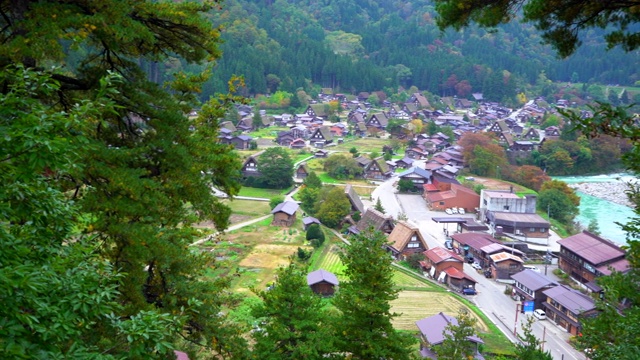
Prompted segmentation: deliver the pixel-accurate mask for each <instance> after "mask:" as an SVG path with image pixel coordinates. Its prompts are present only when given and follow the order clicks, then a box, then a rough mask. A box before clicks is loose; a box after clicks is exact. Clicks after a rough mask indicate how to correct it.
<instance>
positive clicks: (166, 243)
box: [0, 0, 246, 358]
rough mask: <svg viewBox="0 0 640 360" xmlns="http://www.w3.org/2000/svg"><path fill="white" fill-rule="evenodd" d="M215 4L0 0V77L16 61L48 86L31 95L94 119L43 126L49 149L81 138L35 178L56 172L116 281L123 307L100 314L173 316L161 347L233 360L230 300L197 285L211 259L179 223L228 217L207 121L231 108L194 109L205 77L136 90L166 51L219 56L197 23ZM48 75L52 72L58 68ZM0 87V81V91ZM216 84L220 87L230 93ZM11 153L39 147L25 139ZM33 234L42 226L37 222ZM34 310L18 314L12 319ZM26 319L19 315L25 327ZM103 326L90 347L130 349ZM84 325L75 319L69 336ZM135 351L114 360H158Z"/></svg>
mask: <svg viewBox="0 0 640 360" xmlns="http://www.w3.org/2000/svg"><path fill="white" fill-rule="evenodd" d="M218 7H219V5H218V4H217V3H216V2H215V1H211V2H205V3H200V2H195V1H184V2H169V1H138V0H136V1H134V0H122V1H116V0H105V1H99V2H87V1H80V0H70V1H64V2H60V1H37V2H36V1H7V0H2V1H0V9H1V10H0V11H1V12H2V16H1V17H0V29H2V30H0V41H1V42H2V47H0V69H2V71H7V69H10V68H11V67H16V66H17V65H21V66H24V67H25V68H27V69H35V70H38V71H40V72H41V73H39V74H40V75H39V76H42V77H43V78H45V77H46V76H50V77H51V78H53V79H54V80H55V81H56V83H57V84H59V85H57V87H55V88H51V89H52V92H51V94H49V95H48V96H42V97H39V98H38V100H39V101H40V102H41V103H42V104H45V105H46V106H49V107H50V108H51V109H52V110H55V111H59V112H64V113H71V112H73V111H74V109H75V108H76V107H77V106H78V105H77V104H84V105H85V106H92V107H93V108H94V110H95V111H94V112H93V113H91V115H90V116H85V117H83V118H82V119H81V121H82V122H83V127H81V128H80V129H73V131H72V129H66V130H67V131H61V130H59V129H56V128H55V127H54V128H51V129H49V131H50V134H49V135H50V136H55V137H56V139H57V141H61V142H64V141H69V142H73V141H76V140H77V139H80V138H83V139H85V141H86V143H85V144H83V146H82V147H81V148H78V149H76V150H77V157H76V158H75V159H74V162H73V166H72V167H70V168H69V170H68V172H66V173H59V174H57V173H55V170H56V168H51V169H47V170H46V171H45V172H43V173H45V174H49V176H53V177H55V176H60V179H59V181H49V182H48V183H47V185H48V186H49V187H50V189H51V191H59V192H61V193H64V194H65V195H68V196H70V197H71V198H67V199H66V201H69V202H71V201H73V203H74V204H77V205H78V206H79V208H80V211H81V213H82V214H83V216H82V218H84V219H90V224H89V225H88V226H87V232H88V233H90V234H91V235H92V236H93V237H95V240H94V244H96V245H98V248H97V249H96V251H98V253H99V256H100V257H101V258H103V259H104V260H105V261H109V262H110V263H111V264H112V266H113V268H115V269H118V270H119V271H121V274H122V276H121V278H120V279H121V282H120V284H119V286H117V288H116V289H115V290H117V294H118V298H117V302H118V303H119V304H120V305H121V306H122V307H121V308H119V309H115V311H113V315H109V316H112V318H113V319H115V320H118V321H119V320H122V319H135V318H144V319H147V321H151V320H152V319H153V318H154V317H159V316H161V317H166V318H169V317H173V316H174V314H181V316H179V317H176V318H175V320H173V323H172V324H171V325H170V326H165V327H166V328H172V327H179V328H181V332H180V335H181V336H179V337H178V336H175V337H173V338H169V339H165V340H166V341H165V342H164V343H165V344H168V345H167V346H171V343H177V342H178V341H180V342H181V345H180V346H181V347H183V348H185V349H187V350H190V349H191V346H190V345H189V343H195V344H197V345H194V347H193V348H194V349H196V348H198V349H200V348H203V347H204V348H206V349H209V350H210V351H213V352H215V353H218V354H220V356H221V357H229V356H231V355H238V356H242V353H243V352H244V349H246V345H245V341H244V340H243V339H242V338H241V337H240V336H239V332H238V331H237V329H236V328H235V327H234V326H232V325H230V324H228V322H227V321H226V317H225V316H224V315H223V314H224V312H223V311H222V309H223V306H226V305H228V304H229V301H230V300H231V299H229V298H228V297H229V296H228V295H225V294H226V292H225V291H224V289H225V288H226V286H227V280H226V279H225V278H224V277H220V278H217V279H216V280H212V281H201V279H202V276H203V274H204V273H203V272H204V270H205V269H207V268H210V267H215V266H216V264H215V260H214V259H213V258H212V257H211V256H210V255H209V254H207V253H198V252H196V251H193V250H192V249H191V248H189V247H188V245H189V244H190V243H192V242H193V241H194V240H195V236H197V231H195V230H194V229H193V228H192V227H191V226H190V225H189V224H192V223H194V222H198V221H204V220H212V221H213V223H214V224H215V226H216V228H217V229H220V230H221V229H224V228H226V227H227V225H228V218H229V215H230V209H229V208H228V207H227V206H226V205H224V204H223V203H222V202H220V201H218V200H217V199H216V198H215V197H213V196H212V194H211V187H212V186H215V187H216V188H218V189H220V190H222V191H224V192H225V193H227V194H229V195H230V196H233V195H235V194H237V192H238V190H239V185H238V177H239V170H240V162H239V159H238V158H237V157H236V156H235V155H234V154H233V153H232V151H231V149H230V148H229V147H228V146H226V145H222V144H220V143H218V142H216V141H214V139H216V138H217V135H218V122H217V119H220V118H222V117H223V116H224V113H225V105H226V104H227V103H229V102H230V101H233V100H236V99H235V98H233V97H232V96H226V95H225V96H222V97H220V98H218V99H215V100H211V101H209V102H208V103H206V104H203V105H201V104H198V103H197V102H196V97H195V95H196V94H197V93H198V92H199V91H200V89H201V84H202V83H203V82H204V81H205V80H206V78H207V74H206V73H202V74H195V75H187V74H183V73H176V74H175V75H174V78H173V81H171V82H169V83H167V84H166V86H164V87H163V86H160V85H158V83H155V82H152V81H149V76H148V74H147V73H145V71H148V72H149V74H151V75H153V73H154V72H155V71H156V70H157V67H158V64H161V63H162V62H163V61H164V60H166V59H167V56H168V54H172V56H175V57H181V58H182V59H184V60H185V61H186V62H190V63H202V62H205V61H213V60H215V59H216V58H218V57H219V55H220V53H219V50H218V43H219V38H220V33H219V30H218V29H217V28H214V27H212V26H211V24H210V23H208V22H207V21H206V13H208V12H210V11H213V10H217V9H218ZM70 59H73V61H71V60H70ZM67 60H69V61H67ZM55 66H57V67H62V66H64V71H62V70H60V71H58V70H57V68H56V67H55ZM110 74H118V75H119V76H118V77H117V81H115V82H114V85H115V87H114V89H113V91H110V92H108V93H106V94H104V97H105V98H106V99H107V100H108V101H109V102H110V103H111V104H112V105H111V106H103V104H104V103H105V102H104V101H102V100H96V97H97V96H96V95H97V94H98V92H99V91H101V90H100V89H101V88H102V87H103V85H104V83H105V81H106V80H105V77H107V76H109V75H110ZM151 77H152V78H153V76H151ZM154 80H158V79H157V78H155V79H154ZM15 81H16V82H17V81H18V80H15ZM13 84H14V80H13V79H11V78H8V77H5V78H4V82H3V86H2V90H1V91H2V92H3V94H6V93H7V91H8V89H10V88H11V86H12V85H13ZM229 85H230V90H231V91H233V90H234V86H235V83H230V84H229ZM5 106H6V104H3V107H5ZM9 106H13V105H9ZM196 106H197V107H200V106H202V108H201V111H200V112H199V115H198V117H197V118H196V119H193V120H189V119H188V118H187V117H186V116H185V114H186V113H188V112H189V111H191V110H192V109H193V108H194V107H196ZM30 121H33V122H34V125H33V126H34V127H33V128H32V131H36V129H39V130H42V128H39V127H37V125H35V122H37V121H38V119H36V118H35V117H33V116H32V117H31V118H30ZM45 130H46V129H45ZM22 145H23V146H24V147H25V149H43V147H44V148H46V147H48V146H51V144H47V143H46V142H45V143H40V144H36V143H33V142H29V141H27V140H24V143H23V144H22ZM25 154H28V152H23V153H17V154H15V156H14V157H13V158H3V162H5V163H6V161H8V162H10V163H11V165H12V166H19V164H22V166H23V168H22V170H20V171H22V172H24V171H26V169H27V168H26V167H27V166H28V164H27V163H26V160H27V159H26V158H25V157H24V156H25ZM36 162H39V163H40V164H42V163H44V161H42V160H37V161H36ZM41 206H42V207H44V208H42V209H41V211H45V212H46V211H49V210H47V209H46V204H45V203H43V204H41ZM34 226H42V227H44V226H47V223H46V222H40V221H38V222H36V223H35V224H34ZM16 239H17V240H16V241H23V240H25V238H22V237H17V238H16ZM61 240H62V239H57V241H58V242H59V241H61ZM5 245H6V243H5V242H4V241H3V246H5ZM58 245H59V244H58ZM88 259H91V258H90V257H89V258H88ZM16 271H17V270H16ZM75 305H76V304H74V306H75ZM78 305H80V306H84V305H81V303H78ZM97 309H98V308H97ZM97 309H96V310H97ZM33 310H34V309H33V308H31V307H26V308H23V311H24V313H25V314H28V313H31V312H32V311H33ZM65 313H68V312H66V311H64V310H61V311H60V314H65ZM109 313H111V311H105V314H103V316H107V314H109ZM29 319H31V320H29ZM39 320H40V319H38V318H31V317H29V318H25V319H23V321H25V325H26V326H28V327H30V325H29V324H33V323H35V322H36V321H39ZM105 321H106V320H105ZM103 323H104V321H103V322H102V323H99V324H100V325H98V324H96V325H95V326H94V330H95V333H96V335H95V336H99V334H102V335H103V339H105V341H104V342H101V343H99V344H98V345H96V346H99V347H100V348H99V349H96V351H100V350H102V351H101V353H104V354H106V355H109V354H118V353H121V352H126V351H130V350H131V348H130V347H129V344H128V343H127V342H126V341H125V342H121V341H119V339H117V338H115V337H112V336H111V334H110V333H109V330H108V329H106V328H104V327H103V326H102V324H103ZM91 324H92V323H84V322H78V326H91ZM130 330H132V331H137V332H139V331H140V330H138V328H135V327H132V328H130ZM178 339H180V340H178ZM184 340H187V342H184ZM167 341H168V342H167ZM148 349H149V351H148V352H146V353H143V354H140V355H138V354H129V355H128V356H126V357H130V358H142V357H155V356H157V354H154V351H152V349H153V347H148ZM33 353H35V352H33Z"/></svg>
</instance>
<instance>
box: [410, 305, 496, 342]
mask: <svg viewBox="0 0 640 360" xmlns="http://www.w3.org/2000/svg"><path fill="white" fill-rule="evenodd" d="M449 324H451V325H452V326H458V319H456V318H454V317H453V316H449V315H445V314H444V313H443V312H439V313H438V314H436V315H433V316H430V317H428V318H424V319H421V320H418V321H416V326H418V330H420V332H421V333H422V335H423V336H424V337H425V338H426V339H427V341H428V342H429V344H431V345H438V344H441V343H442V342H443V341H444V339H445V337H444V333H445V331H447V330H446V328H447V326H449ZM447 332H448V331H447ZM467 339H468V340H469V341H471V342H474V343H481V344H483V343H484V341H482V339H480V338H479V337H477V336H475V335H472V336H469V337H467Z"/></svg>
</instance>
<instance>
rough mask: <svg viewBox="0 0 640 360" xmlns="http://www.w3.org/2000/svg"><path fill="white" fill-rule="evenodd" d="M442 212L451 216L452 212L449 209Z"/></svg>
mask: <svg viewBox="0 0 640 360" xmlns="http://www.w3.org/2000/svg"><path fill="white" fill-rule="evenodd" d="M444 212H446V213H447V215H451V214H453V211H451V209H449V208H447V209H445V210H444Z"/></svg>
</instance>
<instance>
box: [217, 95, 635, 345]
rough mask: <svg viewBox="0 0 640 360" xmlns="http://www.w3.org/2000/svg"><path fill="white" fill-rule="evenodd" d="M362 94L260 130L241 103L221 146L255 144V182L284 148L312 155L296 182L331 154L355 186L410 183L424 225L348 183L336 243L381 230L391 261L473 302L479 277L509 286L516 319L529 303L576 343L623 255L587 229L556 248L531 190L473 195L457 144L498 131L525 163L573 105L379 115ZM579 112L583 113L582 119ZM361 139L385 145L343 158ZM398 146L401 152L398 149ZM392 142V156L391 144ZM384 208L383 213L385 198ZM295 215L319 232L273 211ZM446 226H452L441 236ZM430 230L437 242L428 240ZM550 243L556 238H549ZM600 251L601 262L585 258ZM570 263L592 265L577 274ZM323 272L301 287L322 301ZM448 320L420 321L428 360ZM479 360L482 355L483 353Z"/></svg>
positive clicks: (471, 104) (405, 107)
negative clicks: (343, 161) (267, 158)
mask: <svg viewBox="0 0 640 360" xmlns="http://www.w3.org/2000/svg"><path fill="white" fill-rule="evenodd" d="M369 96H370V94H367V93H363V94H360V95H359V96H358V97H357V98H356V99H353V100H347V97H346V96H345V95H341V94H335V95H333V94H331V91H330V89H325V90H324V91H323V93H322V94H321V95H320V97H319V99H317V100H316V101H312V103H311V104H310V105H309V106H308V107H307V108H306V111H305V112H304V113H301V114H280V115H267V114H266V113H265V112H264V111H261V112H260V119H261V123H260V124H259V125H257V126H256V122H255V120H254V118H255V117H256V116H255V113H254V109H252V108H250V107H248V106H241V107H239V108H238V113H239V115H240V116H241V119H240V121H239V122H238V125H237V126H234V125H233V124H231V123H230V122H228V121H227V122H223V123H222V124H221V135H220V141H221V142H223V143H227V144H230V145H233V146H234V147H235V148H236V149H238V150H243V151H245V150H250V149H251V148H252V145H251V144H252V143H254V145H253V149H254V150H253V151H254V152H253V153H250V154H249V155H247V156H246V158H245V160H244V163H243V167H242V174H243V176H244V177H259V176H261V173H260V162H259V157H260V155H261V154H262V153H263V152H264V148H269V147H273V146H280V147H283V148H286V149H290V150H291V151H295V152H301V153H305V154H308V157H307V158H306V159H304V160H303V161H300V162H298V163H297V164H295V169H294V172H293V176H294V178H295V181H296V182H297V184H303V183H304V181H305V179H306V178H307V176H309V174H310V172H311V170H310V169H309V166H308V162H310V161H318V162H323V161H324V160H326V159H327V158H328V157H330V156H332V155H334V154H347V155H349V156H351V155H353V159H354V161H355V163H357V165H358V166H359V167H360V168H361V172H360V173H359V175H358V176H357V177H356V178H359V179H361V180H362V181H365V183H369V184H373V185H374V186H376V185H379V184H384V183H391V184H392V185H393V187H392V189H393V192H395V193H397V192H398V189H399V188H398V185H399V184H400V183H401V182H404V183H405V184H407V183H409V184H411V186H409V187H408V188H405V189H402V191H401V193H405V194H415V195H412V196H414V197H419V198H420V199H421V201H422V205H421V206H423V207H425V208H426V209H427V210H428V211H430V214H432V215H433V216H432V217H430V218H427V219H425V218H424V217H416V216H413V215H412V214H411V213H410V212H407V213H406V214H405V213H398V214H389V213H386V212H385V211H384V210H383V211H380V210H377V209H376V206H373V202H372V200H373V199H372V198H366V197H363V196H361V195H359V194H358V193H357V192H356V191H355V189H356V186H352V185H350V184H347V185H346V186H344V192H343V193H344V196H345V197H346V198H347V199H348V200H349V204H350V206H351V212H350V213H349V214H348V215H347V216H346V217H345V218H344V219H343V230H345V232H344V234H343V236H345V238H346V239H347V238H348V237H349V236H354V235H358V234H361V233H366V232H367V231H371V230H375V231H380V232H382V233H384V234H386V236H387V237H388V245H386V249H387V251H388V252H389V254H390V255H391V256H393V258H394V259H395V260H396V261H399V262H402V261H407V260H408V259H410V258H412V257H413V258H418V257H419V263H418V264H419V265H418V268H417V269H415V270H416V271H417V273H419V274H422V276H424V277H425V278H427V279H431V281H434V282H436V283H439V284H442V285H443V286H445V287H446V288H448V289H450V290H451V291H455V292H457V293H461V294H464V295H470V296H474V297H476V296H477V297H478V298H482V297H483V296H487V295H483V294H478V292H479V288H478V285H479V280H478V276H477V275H478V274H480V275H481V278H485V279H489V280H490V281H492V282H494V283H504V284H510V285H507V286H508V288H509V289H510V290H509V296H510V298H511V301H513V302H514V304H513V305H515V308H516V309H517V310H518V311H523V312H525V306H526V312H527V313H533V310H534V309H537V312H536V313H535V314H538V310H539V312H541V313H542V314H545V313H546V315H544V316H545V317H544V318H545V319H549V320H550V321H553V322H554V323H555V324H556V325H557V326H558V327H560V328H562V329H563V330H564V331H566V333H567V334H568V335H569V336H571V335H573V336H575V335H577V334H578V333H579V332H580V320H579V319H580V317H581V316H591V315H593V314H594V311H595V298H596V297H597V294H598V293H600V292H601V291H602V289H601V288H599V287H598V286H597V285H596V283H595V278H596V277H599V276H606V275H608V274H610V270H608V269H609V268H610V267H612V266H613V267H614V268H615V269H616V270H618V271H625V270H626V269H627V268H628V266H629V264H628V261H627V260H626V259H625V255H624V254H625V252H624V250H622V249H621V248H619V247H618V246H617V245H615V244H613V243H612V242H611V241H609V240H606V239H605V238H603V237H600V236H598V235H596V234H592V233H589V232H587V231H584V232H582V233H579V234H577V235H574V236H571V237H569V238H566V239H562V240H560V239H559V238H557V235H555V234H552V232H551V224H550V223H549V221H548V220H547V219H546V218H543V217H542V216H540V215H539V214H538V213H537V211H536V195H535V193H527V192H525V193H521V192H520V190H519V187H518V189H516V190H517V191H514V186H513V185H512V186H510V187H508V188H505V187H504V186H503V187H501V188H483V187H481V188H478V189H476V190H479V191H474V189H473V185H474V182H475V179H474V178H473V177H470V176H466V174H467V172H468V170H465V161H464V156H463V151H464V149H463V148H462V147H461V146H460V145H457V141H458V140H460V139H461V138H462V137H463V136H464V135H465V134H466V133H483V132H488V133H492V134H494V136H495V139H496V140H497V142H498V143H499V144H500V145H501V146H502V147H504V148H505V149H506V151H507V153H508V155H509V158H510V159H512V160H515V159H517V158H519V157H524V156H528V155H530V154H531V152H532V151H534V150H539V149H540V148H541V147H543V146H544V144H545V142H547V141H552V140H557V139H559V137H560V134H561V131H562V129H561V127H559V126H549V127H546V128H544V129H541V128H540V126H539V125H540V124H541V123H542V122H543V120H542V119H543V118H544V117H545V116H549V114H551V113H556V111H557V110H556V108H557V107H566V106H569V104H568V103H567V102H565V101H562V100H560V101H559V102H558V103H557V104H555V105H554V106H550V105H549V104H547V103H546V102H545V101H543V100H531V101H528V102H527V103H526V104H524V105H523V107H522V108H520V109H516V110H513V109H509V108H506V107H504V106H501V105H500V104H498V103H492V102H484V101H482V94H473V98H474V100H475V101H468V100H463V99H456V98H443V99H442V101H443V103H444V105H445V107H446V108H447V109H449V110H448V111H441V110H433V108H432V107H431V105H430V104H429V102H428V101H427V99H426V98H425V97H424V96H423V95H422V94H420V93H414V94H413V95H412V96H411V97H410V98H409V101H408V102H407V103H404V104H401V105H398V104H391V103H389V102H383V104H384V106H382V107H376V108H373V107H372V106H371V105H370V104H369V103H367V102H366V101H365V100H366V99H367V98H368V97H369ZM336 101H337V102H338V103H339V104H340V108H341V111H340V112H339V114H340V115H339V118H340V119H341V121H339V122H331V121H329V120H328V118H329V116H330V114H329V111H328V109H329V107H330V105H329V103H330V102H334V103H335V102H336ZM333 115H334V116H335V114H333ZM583 115H584V116H587V115H588V113H586V112H583ZM415 120H418V121H420V122H421V123H422V124H423V125H424V126H425V127H426V126H434V125H435V126H434V127H433V128H434V129H436V131H434V133H433V134H431V135H429V134H426V133H423V132H419V131H414V130H415V126H416V124H415V122H414V121H415ZM394 121H396V122H398V121H399V122H400V123H401V126H397V127H394V128H393V130H391V131H390V130H389V129H388V127H389V124H390V123H393V122H394ZM264 128H267V129H269V128H274V129H278V130H277V131H273V132H272V133H273V134H274V135H275V136H274V137H273V138H272V139H268V141H264V139H261V138H260V137H255V138H254V137H253V136H252V134H254V133H255V132H259V131H260V130H261V129H264ZM445 132H447V133H449V135H447V134H445ZM262 134H264V131H263V132H262ZM367 138H370V139H386V140H387V142H386V143H385V144H386V145H383V146H382V147H381V148H380V149H379V150H378V151H373V152H374V153H376V152H377V153H378V154H385V155H379V156H376V157H373V158H372V157H370V156H368V154H366V153H359V152H357V153H354V152H353V151H351V154H350V153H349V152H347V151H346V150H345V149H346V148H348V147H349V143H350V142H351V141H354V139H362V140H363V141H366V139H367ZM394 141H396V142H395V143H394ZM398 142H400V143H401V144H403V145H401V146H398V145H397V144H398ZM394 144H395V146H396V149H393V148H392V146H393V145H394ZM340 145H342V147H340ZM403 152H404V153H403ZM243 153H244V152H243ZM387 154H389V155H392V156H389V155H387ZM356 155H357V156H356ZM498 176H499V173H498ZM403 196H410V195H403ZM396 198H398V199H399V196H396ZM399 201H400V202H402V201H401V200H399ZM365 204H367V205H365ZM382 205H383V206H384V207H385V208H389V206H390V204H388V203H384V202H383V203H382ZM401 207H402V204H401ZM287 209H288V211H286V210H287ZM296 212H301V213H302V215H303V217H302V218H301V222H302V224H304V228H305V229H307V228H308V227H309V225H311V224H321V221H320V220H318V219H317V218H314V217H311V216H308V215H307V216H306V217H305V215H306V214H304V211H302V209H299V207H298V205H297V203H296V202H295V201H293V199H292V200H288V201H285V202H283V203H281V204H280V205H278V207H276V208H275V209H274V210H273V211H272V214H273V222H272V225H275V226H284V227H290V226H292V225H293V224H294V223H295V221H296V218H295V217H296ZM401 218H402V219H401ZM426 220H429V221H430V222H431V221H432V222H433V223H439V224H444V225H443V226H445V230H444V234H441V233H438V234H435V233H434V231H433V228H434V227H435V226H433V225H429V226H427V227H424V225H423V224H424V223H425V221H426ZM418 224H420V226H418ZM448 224H451V225H453V226H454V229H449V227H448ZM436 232H437V231H436ZM426 234H428V236H430V237H431V238H438V239H439V240H440V241H439V242H436V243H434V242H433V241H430V240H431V239H428V237H427V235H426ZM552 237H553V238H554V239H553V241H551V240H550V239H551V238H552ZM430 242H431V244H429V243H430ZM585 244H588V246H586V245H585ZM596 248H597V249H601V250H598V251H601V252H602V254H605V253H606V254H608V255H606V256H602V257H597V258H595V257H593V252H594V249H596ZM609 253H610V254H609ZM532 262H533V263H536V262H538V263H540V262H541V263H543V264H550V263H552V262H553V263H555V264H556V265H557V267H558V269H560V270H561V272H563V273H564V274H567V275H568V276H569V277H570V278H571V279H573V281H574V285H573V286H569V285H568V284H566V283H564V282H563V283H561V282H559V281H558V279H557V278H556V277H555V276H554V277H547V276H546V270H545V274H544V275H543V274H542V273H541V272H540V268H539V267H536V266H533V265H530V264H531V263H532ZM578 264H591V265H590V266H589V267H586V266H585V267H582V266H579V265H578ZM546 266H548V265H545V269H546ZM317 271H326V270H317ZM321 274H322V275H323V276H324V277H325V278H328V280H327V281H325V280H323V279H322V278H319V279H316V277H317V276H318V275H317V274H316V273H314V274H313V275H311V274H310V275H309V276H311V277H312V278H313V279H314V280H313V281H311V280H310V282H309V285H310V286H311V287H312V288H315V287H317V286H322V289H324V290H322V291H323V293H324V294H325V295H326V294H327V293H330V294H333V292H334V291H336V290H335V289H336V287H337V286H338V283H339V281H338V280H337V278H336V275H334V274H332V273H331V272H327V273H321ZM481 281H485V280H481ZM318 284H320V285H318ZM576 289H581V290H580V291H578V290H576ZM490 301H491V300H490ZM475 302H476V304H481V303H482V301H478V300H476V301H475ZM513 305H512V306H513ZM510 309H511V308H510ZM511 312H512V311H511V310H508V311H507V313H511ZM451 315H455V314H448V315H447V314H443V313H440V314H439V315H436V316H434V317H433V318H426V319H423V320H419V321H418V322H416V326H417V328H418V329H419V331H421V339H422V341H421V344H422V345H421V354H422V355H423V356H424V357H428V358H434V357H433V356H435V355H434V354H435V353H434V352H433V347H434V346H437V345H438V344H439V342H438V341H436V340H434V338H433V337H434V334H433V333H432V332H429V331H427V330H425V329H426V327H425V324H428V323H430V322H431V321H436V322H438V321H445V323H450V322H451V321H455V318H451ZM536 316H537V315H536ZM443 319H445V320H443ZM451 319H453V320H451ZM516 321H517V319H516ZM434 326H435V325H434ZM438 326H444V325H438ZM562 338H563V337H560V339H562ZM469 339H470V341H472V342H475V343H479V342H478V341H480V342H481V341H482V340H481V339H479V338H477V337H473V338H469ZM560 341H562V340H560ZM476 358H483V357H482V355H481V354H480V352H479V351H477V352H476Z"/></svg>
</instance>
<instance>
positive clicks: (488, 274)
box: [484, 270, 493, 279]
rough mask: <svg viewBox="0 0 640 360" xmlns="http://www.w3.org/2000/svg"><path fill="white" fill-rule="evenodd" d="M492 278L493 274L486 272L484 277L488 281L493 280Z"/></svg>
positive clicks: (489, 271)
mask: <svg viewBox="0 0 640 360" xmlns="http://www.w3.org/2000/svg"><path fill="white" fill-rule="evenodd" d="M492 276H493V274H491V270H485V271H484V277H486V278H487V279H491V277H492Z"/></svg>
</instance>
